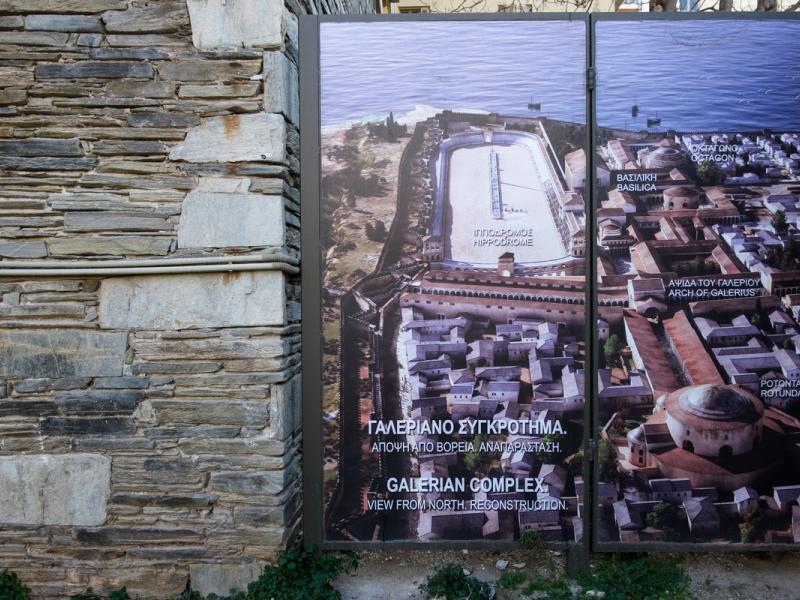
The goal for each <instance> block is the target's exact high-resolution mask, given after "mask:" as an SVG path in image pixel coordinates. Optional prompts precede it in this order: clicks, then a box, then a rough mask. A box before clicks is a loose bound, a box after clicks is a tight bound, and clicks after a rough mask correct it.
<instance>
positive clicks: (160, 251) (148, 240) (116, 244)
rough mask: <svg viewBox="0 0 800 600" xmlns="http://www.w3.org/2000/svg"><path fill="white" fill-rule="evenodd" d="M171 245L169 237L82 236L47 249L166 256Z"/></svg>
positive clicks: (51, 243) (53, 243)
mask: <svg viewBox="0 0 800 600" xmlns="http://www.w3.org/2000/svg"><path fill="white" fill-rule="evenodd" d="M28 243H33V242H28ZM170 243H171V239H170V238H168V237H155V236H149V237H145V236H132V235H126V236H123V235H115V236H107V237H104V236H81V237H63V238H59V237H54V238H50V239H49V240H47V247H48V248H49V249H50V254H51V255H52V256H77V255H86V256H104V255H110V256H152V255H155V256H166V254H167V252H168V251H169V246H170ZM1 249H2V245H0V250H1Z"/></svg>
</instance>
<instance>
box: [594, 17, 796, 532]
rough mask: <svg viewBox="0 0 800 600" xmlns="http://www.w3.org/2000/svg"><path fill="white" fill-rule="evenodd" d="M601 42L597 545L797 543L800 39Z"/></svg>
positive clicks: (614, 38)
mask: <svg viewBox="0 0 800 600" xmlns="http://www.w3.org/2000/svg"><path fill="white" fill-rule="evenodd" d="M596 34H597V35H596V42H597V51H596V55H595V57H596V58H595V59H596V67H597V91H596V104H597V115H596V123H597V146H596V148H594V149H593V152H595V159H596V163H595V164H596V177H597V182H598V183H597V185H598V187H599V190H598V200H599V207H598V209H597V214H596V217H597V250H598V260H597V286H598V287H597V290H598V291H597V297H596V302H597V307H598V309H597V310H598V317H599V318H598V320H597V323H596V326H597V343H598V347H597V348H596V351H597V353H598V357H599V369H598V373H597V375H596V377H597V386H598V387H597V398H598V401H597V403H598V406H597V408H598V412H599V419H598V421H599V431H598V432H597V434H596V435H597V439H598V442H599V446H598V450H597V452H598V454H597V456H598V458H599V461H600V467H599V476H600V480H599V482H598V483H597V495H596V499H597V502H598V506H597V511H596V515H597V519H598V529H597V535H598V540H599V541H600V542H621V543H628V544H642V545H646V544H648V543H653V542H685V543H688V542H691V543H696V542H701V543H709V544H794V543H800V507H798V496H800V452H798V451H799V450H800V445H799V444H800V420H799V419H800V356H798V353H799V352H800V325H798V323H799V322H800V262H798V261H800V222H798V217H800V198H799V197H798V195H799V194H800V95H798V91H800V46H798V44H797V40H798V39H800V38H799V37H798V36H800V22H798V21H770V20H737V21H724V20H699V21H692V22H688V21H664V20H661V21H650V22H624V21H604V22H598V24H597V29H596ZM620 40H625V48H626V52H625V53H624V54H622V53H620V52H619V45H620ZM723 63H724V64H726V65H729V66H730V69H725V68H723V69H721V68H720V65H721V64H723Z"/></svg>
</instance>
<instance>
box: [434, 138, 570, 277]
mask: <svg viewBox="0 0 800 600" xmlns="http://www.w3.org/2000/svg"><path fill="white" fill-rule="evenodd" d="M470 137H472V136H470ZM503 137H504V138H505V139H504V140H503V143H492V144H486V143H467V144H463V145H461V144H459V145H455V144H454V145H453V146H455V147H451V148H448V149H445V150H444V151H443V152H442V155H441V156H440V157H439V160H440V161H441V160H448V161H449V163H448V165H447V166H448V168H447V173H446V177H445V181H443V182H441V184H442V185H444V186H445V189H444V190H443V191H444V196H445V198H444V200H445V202H444V204H445V206H444V209H445V210H444V211H443V212H444V220H445V223H444V227H443V231H444V233H445V236H446V237H449V239H447V240H446V242H445V258H446V259H447V260H450V261H454V262H460V263H470V264H474V265H484V264H485V265H491V264H496V263H497V259H498V257H499V256H500V255H501V254H503V253H504V252H513V253H514V257H515V262H517V263H521V264H542V263H547V262H550V261H557V260H560V259H562V258H563V257H564V256H565V254H566V252H565V251H564V247H563V243H562V241H561V237H560V235H559V233H558V231H557V229H556V225H555V223H554V222H553V217H552V215H551V212H550V208H549V206H548V203H547V198H546V195H545V184H546V182H545V181H543V180H542V176H547V175H546V174H547V173H548V170H547V165H546V160H547V159H546V157H544V156H538V157H536V156H535V154H537V153H538V154H540V155H542V154H543V152H542V148H541V145H540V144H539V143H538V140H535V139H534V138H532V136H531V137H530V138H529V137H528V136H524V135H514V134H511V135H509V134H505V135H504V136H503ZM491 151H494V152H496V153H497V154H498V156H499V167H500V173H499V174H500V190H501V196H502V203H503V218H502V219H493V218H492V211H491V187H490V186H491V176H490V161H489V154H490V152H491ZM537 158H539V160H538V161H537V160H536V159H537ZM535 167H537V168H535ZM440 173H441V171H440ZM476 229H484V230H485V229H489V230H492V231H493V232H494V233H495V234H496V235H486V232H485V231H481V232H480V233H479V235H478V237H477V238H476V235H475V233H476V231H475V230H476ZM504 230H505V231H511V232H513V233H512V234H511V235H504V234H503V231H504ZM520 231H523V232H530V233H531V235H519V232H520ZM514 234H516V235H514ZM476 239H483V240H494V241H499V240H517V241H522V240H529V241H530V243H529V244H526V243H517V244H514V243H509V244H508V245H499V244H496V243H489V244H486V245H476V244H475V240H476Z"/></svg>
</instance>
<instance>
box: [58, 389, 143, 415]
mask: <svg viewBox="0 0 800 600" xmlns="http://www.w3.org/2000/svg"><path fill="white" fill-rule="evenodd" d="M144 397H145V392H143V391H141V390H81V391H69V392H56V394H55V401H56V404H57V405H58V408H59V410H61V413H62V414H64V415H84V416H85V415H114V414H123V415H129V414H131V413H132V412H133V411H134V410H135V409H136V407H137V406H138V405H139V402H141V401H142V400H143V399H144Z"/></svg>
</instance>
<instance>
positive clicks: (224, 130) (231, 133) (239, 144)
mask: <svg viewBox="0 0 800 600" xmlns="http://www.w3.org/2000/svg"><path fill="white" fill-rule="evenodd" d="M169 157H170V159H171V160H185V161H189V162H221V163H224V162H245V161H261V160H267V161H272V162H283V161H285V160H286V124H285V122H284V120H283V117H281V116H280V115H272V114H265V113H257V114H245V115H230V116H225V117H210V118H207V119H204V120H203V122H202V123H201V124H200V125H198V126H197V127H194V128H192V129H190V130H189V132H188V133H187V135H186V139H185V140H184V141H183V142H182V143H180V144H178V145H176V146H174V147H173V148H172V150H171V151H170V154H169Z"/></svg>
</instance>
